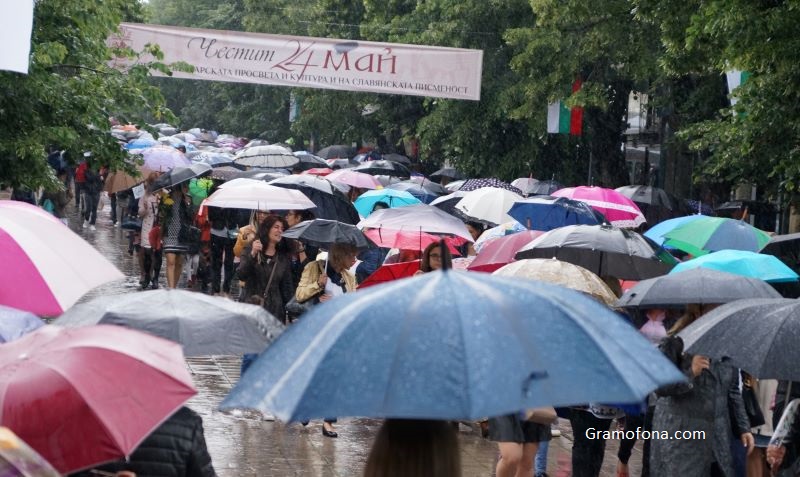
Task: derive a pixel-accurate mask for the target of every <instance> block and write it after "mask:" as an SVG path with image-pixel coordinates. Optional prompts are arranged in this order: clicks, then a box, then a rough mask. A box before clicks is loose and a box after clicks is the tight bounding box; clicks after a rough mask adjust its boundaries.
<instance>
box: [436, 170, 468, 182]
mask: <svg viewBox="0 0 800 477" xmlns="http://www.w3.org/2000/svg"><path fill="white" fill-rule="evenodd" d="M429 177H430V179H431V180H432V181H434V182H439V181H441V180H442V177H447V178H448V179H451V180H454V181H457V180H461V179H465V178H466V176H465V175H464V174H463V173H461V172H459V171H457V170H456V169H455V167H442V168H441V169H439V170H438V171H436V172H434V173H433V174H431V175H430V176H429Z"/></svg>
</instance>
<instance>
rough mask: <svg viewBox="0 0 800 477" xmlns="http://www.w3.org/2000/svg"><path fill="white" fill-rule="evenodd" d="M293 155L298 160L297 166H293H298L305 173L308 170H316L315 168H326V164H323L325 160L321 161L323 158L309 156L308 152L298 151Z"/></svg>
mask: <svg viewBox="0 0 800 477" xmlns="http://www.w3.org/2000/svg"><path fill="white" fill-rule="evenodd" d="M293 154H294V155H295V156H296V157H297V158H298V159H299V160H300V162H299V163H298V164H297V165H295V166H294V167H298V166H299V167H300V168H301V169H302V170H304V171H307V170H309V169H314V168H317V167H319V168H322V167H328V163H327V162H325V159H323V158H321V157H319V156H315V155H314V154H311V153H310V152H306V151H299V152H295V153H293Z"/></svg>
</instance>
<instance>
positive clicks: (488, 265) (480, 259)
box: [469, 230, 544, 273]
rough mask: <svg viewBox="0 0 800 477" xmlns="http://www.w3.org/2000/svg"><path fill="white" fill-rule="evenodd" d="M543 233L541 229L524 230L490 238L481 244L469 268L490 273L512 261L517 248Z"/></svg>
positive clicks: (517, 250)
mask: <svg viewBox="0 0 800 477" xmlns="http://www.w3.org/2000/svg"><path fill="white" fill-rule="evenodd" d="M543 233H544V232H542V231H541V230H526V231H524V232H519V233H516V234H513V235H506V236H505V237H500V238H495V239H491V240H489V241H488V242H486V243H485V244H484V245H483V247H482V248H481V251H480V252H479V253H478V256H477V257H476V258H475V260H473V261H472V263H471V264H470V265H469V270H470V271H474V272H488V273H491V272H493V271H495V270H497V269H498V268H500V267H502V266H503V265H507V264H509V263H511V262H513V261H514V255H515V254H516V253H517V252H519V249H521V248H522V247H524V246H525V245H527V244H528V243H529V242H530V241H532V240H533V239H535V238H536V237H538V236H540V235H542V234H543Z"/></svg>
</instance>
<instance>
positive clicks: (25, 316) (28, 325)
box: [0, 305, 44, 343]
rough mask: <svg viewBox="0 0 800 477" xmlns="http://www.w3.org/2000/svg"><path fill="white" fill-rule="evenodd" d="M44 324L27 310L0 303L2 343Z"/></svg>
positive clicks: (0, 337)
mask: <svg viewBox="0 0 800 477" xmlns="http://www.w3.org/2000/svg"><path fill="white" fill-rule="evenodd" d="M43 325H44V322H43V321H42V320H41V319H39V317H38V316H36V315H34V314H33V313H29V312H27V311H22V310H18V309H16V308H11V307H9V306H3V305H0V343H8V342H9V341H13V340H15V339H17V338H20V337H21V336H22V335H25V334H28V333H30V332H31V331H33V330H35V329H36V328H39V327H41V326H43Z"/></svg>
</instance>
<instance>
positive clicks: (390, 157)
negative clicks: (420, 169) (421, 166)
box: [382, 152, 411, 164]
mask: <svg viewBox="0 0 800 477" xmlns="http://www.w3.org/2000/svg"><path fill="white" fill-rule="evenodd" d="M382 159H383V160H385V161H394V162H399V163H400V164H411V159H409V158H408V157H406V156H404V155H402V154H398V153H396V152H390V153H389V154H384V155H383V158H382Z"/></svg>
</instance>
